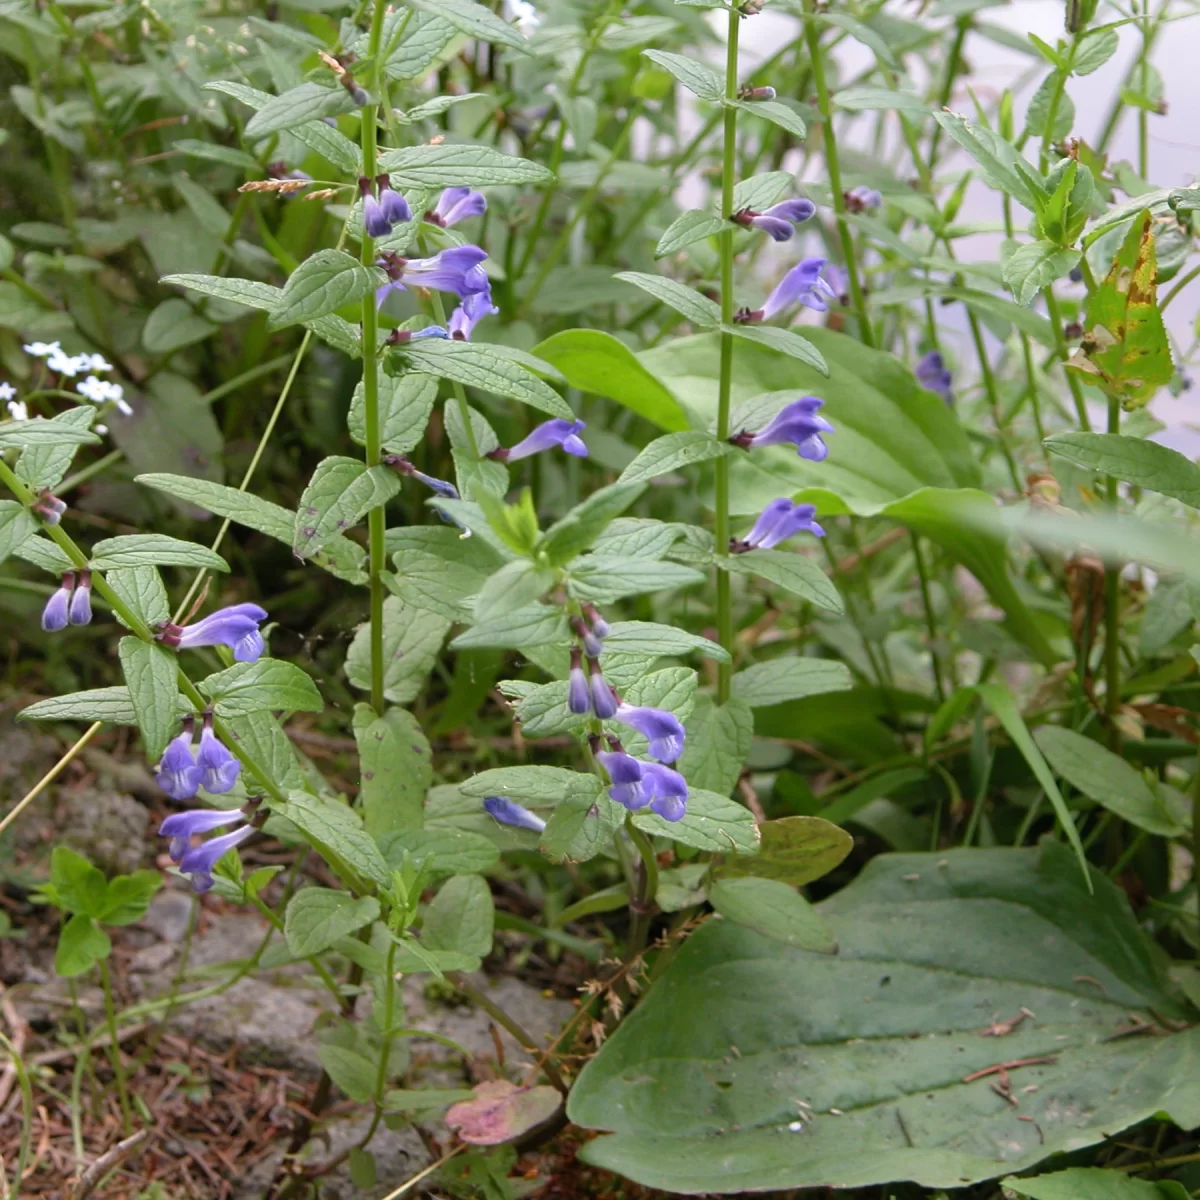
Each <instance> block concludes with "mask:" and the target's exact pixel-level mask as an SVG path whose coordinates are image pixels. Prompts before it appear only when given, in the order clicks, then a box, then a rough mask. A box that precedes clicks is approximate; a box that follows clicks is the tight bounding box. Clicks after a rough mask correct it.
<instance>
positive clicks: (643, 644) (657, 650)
mask: <svg viewBox="0 0 1200 1200" xmlns="http://www.w3.org/2000/svg"><path fill="white" fill-rule="evenodd" d="M604 649H605V651H612V650H621V651H624V652H625V653H626V654H653V655H655V656H656V657H657V656H659V655H677V654H678V655H683V654H690V653H691V652H692V651H696V652H697V653H699V654H703V655H704V656H705V657H706V658H715V659H716V660H717V662H729V661H730V660H729V654H728V652H727V651H726V650H725V648H724V647H723V646H721V645H720V644H719V643H717V642H714V641H712V640H711V639H710V638H706V637H700V636H699V635H698V634H695V633H688V632H687V631H686V630H683V629H676V628H675V627H674V626H673V625H658V624H655V623H654V622H653V621H617V622H615V623H614V624H613V626H612V632H611V633H609V635H608V637H606V638H605V639H604Z"/></svg>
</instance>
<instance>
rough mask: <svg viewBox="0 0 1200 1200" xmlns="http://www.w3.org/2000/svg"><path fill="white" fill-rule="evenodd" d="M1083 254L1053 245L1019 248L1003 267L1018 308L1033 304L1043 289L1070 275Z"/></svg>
mask: <svg viewBox="0 0 1200 1200" xmlns="http://www.w3.org/2000/svg"><path fill="white" fill-rule="evenodd" d="M1081 257H1082V254H1081V253H1080V251H1078V250H1064V249H1062V248H1061V247H1060V246H1056V245H1055V244H1054V243H1053V242H1050V241H1037V242H1028V243H1026V244H1025V245H1024V246H1019V247H1018V248H1017V249H1016V250H1015V251H1014V252H1013V253H1012V254H1011V255H1009V257H1008V258H1007V259H1006V260H1005V263H1004V282H1005V285H1006V286H1007V287H1008V290H1009V291H1010V292H1012V294H1013V296H1014V297H1015V299H1016V301H1017V303H1018V304H1032V303H1033V301H1034V299H1035V298H1036V297H1037V295H1038V294H1039V293H1040V292H1041V291H1042V289H1043V288H1046V287H1049V286H1050V284H1052V283H1053V282H1054V281H1055V280H1056V279H1061V278H1062V277H1063V276H1064V275H1069V274H1070V272H1071V270H1072V269H1073V268H1074V267H1075V266H1076V265H1077V264H1078V262H1079V260H1080V258H1081Z"/></svg>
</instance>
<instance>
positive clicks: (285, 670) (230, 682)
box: [199, 658, 325, 717]
mask: <svg viewBox="0 0 1200 1200" xmlns="http://www.w3.org/2000/svg"><path fill="white" fill-rule="evenodd" d="M199 686H200V690H201V691H202V692H203V693H204V694H205V695H206V696H207V697H208V698H209V699H210V700H211V701H212V702H213V707H214V708H215V710H216V713H217V716H219V717H245V716H249V715H250V714H251V713H256V712H275V711H278V712H320V711H321V709H322V708H324V707H325V705H324V702H323V701H322V700H321V693H320V692H318V691H317V685H316V684H315V683H313V681H312V679H311V678H310V677H309V676H308V674H307V672H305V671H302V670H301V669H300V668H299V667H298V666H296V664H295V663H290V662H284V661H283V660H282V659H278V658H260V659H259V660H258V662H252V663H248V662H243V663H234V664H233V666H232V667H228V668H226V669H225V670H224V671H218V672H216V673H215V674H213V675H209V676H208V678H207V679H202V680H201V681H200V684H199Z"/></svg>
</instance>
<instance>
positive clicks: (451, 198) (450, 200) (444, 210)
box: [425, 187, 487, 229]
mask: <svg viewBox="0 0 1200 1200" xmlns="http://www.w3.org/2000/svg"><path fill="white" fill-rule="evenodd" d="M485 212H487V197H486V196H484V194H483V193H482V192H473V191H471V189H470V188H469V187H453V188H446V189H445V191H443V192H442V194H441V195H440V196H439V197H438V202H437V205H436V207H434V208H432V209H430V210H429V212H427V213H426V214H425V220H427V221H428V222H430V224H432V225H440V226H441V227H442V228H443V229H448V228H449V227H450V226H451V225H457V224H458V223H459V221H465V220H466V219H467V218H468V217H481V216H483V214H484V213H485Z"/></svg>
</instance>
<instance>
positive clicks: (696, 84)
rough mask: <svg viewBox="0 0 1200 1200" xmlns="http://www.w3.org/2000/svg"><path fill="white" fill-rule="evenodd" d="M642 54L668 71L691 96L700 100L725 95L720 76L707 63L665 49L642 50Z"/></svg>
mask: <svg viewBox="0 0 1200 1200" xmlns="http://www.w3.org/2000/svg"><path fill="white" fill-rule="evenodd" d="M642 56H643V57H644V58H648V59H649V60H650V61H651V62H652V63H655V64H656V65H658V66H660V67H662V68H663V70H664V71H669V72H670V73H671V74H672V75H673V76H674V77H675V78H676V79H678V80H679V82H680V83H682V84H683V86H684V87H685V88H687V90H688V91H689V92H691V93H692V95H693V96H699V97H700V99H701V100H714V101H715V100H720V99H722V98H723V97H724V95H725V84H724V82H723V81H722V79H721V76H720V75H718V74H717V72H716V71H714V70H713V69H712V67H710V66H708V64H707V63H703V62H698V61H697V60H696V59H694V58H687V57H686V56H684V55H682V54H672V53H670V52H669V51H667V50H643V51H642Z"/></svg>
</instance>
